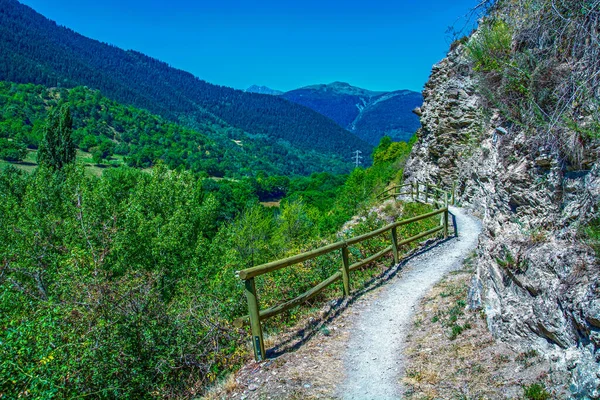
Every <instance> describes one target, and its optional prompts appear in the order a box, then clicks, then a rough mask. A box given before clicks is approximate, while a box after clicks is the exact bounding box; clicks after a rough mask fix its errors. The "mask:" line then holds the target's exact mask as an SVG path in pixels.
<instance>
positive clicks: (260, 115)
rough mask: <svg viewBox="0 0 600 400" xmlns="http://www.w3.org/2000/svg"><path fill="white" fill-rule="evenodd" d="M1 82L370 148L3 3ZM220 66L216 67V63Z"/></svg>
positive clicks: (304, 116)
mask: <svg viewBox="0 0 600 400" xmlns="http://www.w3.org/2000/svg"><path fill="white" fill-rule="evenodd" d="M0 53H1V54H2V57H1V58H0V80H7V81H12V82H17V83H34V84H42V85H44V86H47V87H67V88H72V87H76V86H88V87H90V88H94V89H99V90H101V91H102V93H103V95H105V96H107V97H108V98H111V99H113V100H116V101H118V102H120V103H123V104H128V105H133V106H135V107H138V108H143V109H146V110H149V111H151V112H152V113H154V114H158V115H160V116H162V117H164V118H167V119H170V120H172V121H178V122H183V123H184V124H185V125H187V126H188V127H191V128H196V127H197V126H199V125H200V126H202V125H205V124H207V123H210V124H212V125H215V126H219V127H224V128H226V127H234V128H239V129H241V130H243V131H244V132H245V133H244V135H246V134H247V135H246V136H245V137H244V140H253V139H252V138H267V139H268V140H269V141H270V142H287V143H289V144H291V145H292V146H293V147H296V148H299V149H303V150H304V151H306V150H311V151H316V152H320V153H322V154H337V155H338V156H339V157H343V158H347V157H348V155H349V154H350V153H351V152H352V151H354V150H362V151H363V152H366V153H370V151H371V149H372V147H371V146H370V145H369V144H367V143H366V142H364V141H363V140H361V139H359V138H357V137H356V136H354V135H353V134H352V133H350V132H348V131H347V130H345V129H343V128H341V127H340V126H339V125H337V124H336V123H335V122H334V121H332V120H331V119H329V118H327V117H325V116H323V115H321V114H319V113H316V112H314V111H313V110H311V109H310V108H307V107H304V106H302V105H298V104H295V103H292V102H289V101H286V100H285V99H283V98H281V97H279V96H264V95H260V94H256V93H247V92H244V91H241V90H235V89H232V88H228V87H222V86H217V85H213V84H210V83H207V82H205V81H202V80H200V79H198V78H197V77H195V76H194V75H192V74H190V73H188V72H185V71H182V70H178V69H175V68H172V67H170V66H169V65H168V64H166V63H164V62H161V61H159V60H156V59H153V58H151V57H148V56H146V55H144V54H141V53H139V52H136V51H132V50H128V51H124V50H122V49H120V48H118V47H115V46H112V45H108V44H105V43H101V42H99V41H96V40H93V39H89V38H87V37H84V36H82V35H80V34H78V33H76V32H74V31H72V30H70V29H68V28H65V27H61V26H58V25H57V24H56V23H55V22H53V21H50V20H49V19H47V18H45V17H44V16H42V15H40V14H38V13H37V12H35V11H34V10H32V9H31V8H29V7H27V6H25V5H22V4H20V3H19V2H18V1H16V0H0ZM216 62H218V60H216Z"/></svg>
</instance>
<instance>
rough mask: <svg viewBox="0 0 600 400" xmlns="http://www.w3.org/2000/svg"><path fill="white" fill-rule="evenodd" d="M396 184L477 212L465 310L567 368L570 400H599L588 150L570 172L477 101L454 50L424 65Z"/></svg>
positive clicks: (592, 180) (591, 150)
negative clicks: (453, 198) (413, 132)
mask: <svg viewBox="0 0 600 400" xmlns="http://www.w3.org/2000/svg"><path fill="white" fill-rule="evenodd" d="M423 96H424V104H423V106H422V107H421V110H420V113H421V114H422V115H421V125H422V128H421V129H420V130H419V131H418V133H417V135H418V141H417V143H416V144H415V146H414V148H413V152H412V155H411V157H410V159H409V161H408V163H407V165H406V168H405V180H406V181H407V182H411V181H414V180H425V181H429V182H431V183H435V184H441V185H442V186H445V187H446V188H451V187H452V185H453V184H456V188H457V189H456V190H457V199H458V201H459V203H460V204H462V206H464V207H467V208H470V209H471V210H473V212H476V213H478V214H479V215H480V216H481V217H482V219H483V225H484V231H483V234H482V235H481V237H480V242H479V246H478V248H477V251H476V252H477V257H476V260H477V271H476V273H475V276H474V277H473V280H472V287H471V290H470V299H469V306H471V307H481V308H482V309H483V310H484V311H485V313H486V316H487V322H488V326H489V328H490V330H491V331H492V333H493V334H494V336H495V337H497V338H498V339H500V340H503V341H505V342H506V343H509V344H511V345H513V346H515V347H518V348H520V349H521V350H523V351H524V350H527V349H529V348H533V349H536V350H537V351H539V352H540V353H542V354H544V355H545V356H546V357H548V359H550V360H552V361H554V363H555V365H556V368H561V369H565V370H568V371H570V373H571V376H572V382H571V386H570V390H571V392H572V394H573V396H574V397H575V398H600V267H599V264H598V260H597V259H596V256H595V254H594V251H593V250H592V249H591V248H590V247H589V246H587V245H586V244H585V242H584V241H583V240H582V239H581V227H582V226H584V225H585V224H587V223H588V222H589V221H590V219H591V218H593V216H594V215H595V213H596V212H597V205H598V203H599V200H600V163H598V146H597V143H596V142H594V143H595V144H593V145H592V146H588V147H587V148H586V155H585V158H586V159H588V160H591V161H590V162H588V163H587V165H586V166H585V168H586V169H585V170H573V168H570V167H569V166H567V165H566V164H565V162H564V161H563V160H562V158H561V157H560V156H559V155H557V154H554V153H553V152H552V151H550V150H548V149H546V148H544V147H536V144H535V143H533V142H532V139H531V136H532V135H530V134H529V132H527V131H526V130H524V129H523V128H520V127H517V126H514V125H512V124H510V123H508V122H507V121H506V120H504V119H503V118H502V117H501V116H500V113H499V112H498V111H497V110H494V109H493V108H490V107H489V106H487V105H485V106H484V104H485V102H484V100H483V98H482V97H481V96H480V94H478V88H477V81H476V78H475V77H474V74H473V73H472V71H471V68H470V66H469V62H468V60H467V59H466V58H465V57H464V49H463V47H461V46H459V47H458V48H456V49H454V50H452V51H451V52H450V53H449V54H448V56H447V58H445V59H444V60H443V61H441V62H440V63H439V64H437V65H435V66H434V67H433V71H432V73H431V77H430V80H429V82H428V83H427V85H426V86H425V89H424V91H423Z"/></svg>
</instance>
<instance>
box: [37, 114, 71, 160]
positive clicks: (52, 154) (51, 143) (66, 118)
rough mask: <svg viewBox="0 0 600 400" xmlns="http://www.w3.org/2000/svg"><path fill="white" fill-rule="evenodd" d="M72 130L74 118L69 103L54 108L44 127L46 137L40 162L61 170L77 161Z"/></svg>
mask: <svg viewBox="0 0 600 400" xmlns="http://www.w3.org/2000/svg"><path fill="white" fill-rule="evenodd" d="M72 131H73V119H72V118H71V110H70V109H69V105H68V104H63V105H62V106H60V107H58V108H55V109H54V110H52V111H51V112H50V113H49V114H48V119H47V120H46V125H45V126H44V128H43V134H44V137H43V139H42V142H41V143H40V149H39V151H38V163H39V164H40V165H44V166H46V167H49V168H51V169H53V170H56V171H59V170H62V169H63V168H64V166H65V165H67V164H69V163H72V162H73V161H75V144H74V143H73V139H72V137H71V132H72Z"/></svg>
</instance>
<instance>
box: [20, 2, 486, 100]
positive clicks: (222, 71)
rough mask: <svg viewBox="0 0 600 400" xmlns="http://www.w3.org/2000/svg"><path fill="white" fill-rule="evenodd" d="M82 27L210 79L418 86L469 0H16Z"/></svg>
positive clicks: (242, 84) (242, 83) (279, 84)
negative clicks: (450, 28)
mask: <svg viewBox="0 0 600 400" xmlns="http://www.w3.org/2000/svg"><path fill="white" fill-rule="evenodd" d="M21 2H22V3H24V4H27V5H28V6H30V7H32V8H33V9H35V10H36V11H38V12H40V13H41V14H43V15H45V16H46V17H48V18H50V19H52V20H54V21H56V22H57V23H59V24H60V25H64V26H67V27H69V28H71V29H73V30H75V31H77V32H79V33H81V34H83V35H85V36H89V37H91V38H93V39H97V40H100V41H103V42H107V43H111V44H114V45H116V46H119V47H121V48H124V49H134V50H138V51H140V52H142V53H145V54H148V55H149V56H152V57H155V58H158V59H160V60H163V61H165V62H167V63H169V64H170V65H172V66H174V67H176V68H181V69H183V70H186V71H189V72H191V73H193V74H194V75H196V76H198V77H199V78H201V79H204V80H206V81H208V82H211V83H215V84H219V85H225V86H232V87H235V88H238V89H243V88H246V87H248V86H250V85H252V84H258V85H266V86H269V87H272V88H274V89H280V90H291V89H295V88H298V87H302V86H306V85H310V84H316V83H329V82H333V81H343V82H348V83H350V84H352V85H355V86H359V87H363V88H366V89H371V90H395V89H412V90H417V91H420V90H421V89H422V87H423V84H424V83H425V81H426V80H427V78H428V76H429V72H430V70H431V66H432V65H433V64H434V63H436V62H438V61H439V60H441V59H442V58H443V57H444V55H445V53H446V51H447V49H448V45H449V41H450V40H449V37H448V35H446V34H445V32H446V29H447V28H448V27H449V26H452V25H456V26H458V27H462V26H463V25H464V23H465V19H464V16H465V15H466V14H467V13H468V12H469V10H470V9H471V8H472V7H474V6H475V5H476V4H477V3H478V1H477V0H454V1H442V0H428V1H408V0H396V1H393V0H387V1H382V0H363V1H355V0H303V1H287V0H255V1H241V0H215V1H210V2H209V1H205V0H169V1H165V0H161V1H159V0H103V1H98V0H78V1H73V0H53V1H48V0H21Z"/></svg>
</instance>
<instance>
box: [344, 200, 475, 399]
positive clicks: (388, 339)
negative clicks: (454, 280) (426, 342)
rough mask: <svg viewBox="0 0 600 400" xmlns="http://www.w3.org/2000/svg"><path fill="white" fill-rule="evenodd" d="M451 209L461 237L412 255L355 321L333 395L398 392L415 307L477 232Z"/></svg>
mask: <svg viewBox="0 0 600 400" xmlns="http://www.w3.org/2000/svg"><path fill="white" fill-rule="evenodd" d="M450 211H451V213H452V214H453V215H454V217H455V220H456V224H457V226H458V231H459V237H458V238H453V239H450V240H448V241H446V242H444V243H442V244H441V245H439V246H436V247H435V248H433V249H432V250H430V251H427V252H425V253H423V254H421V255H419V256H417V257H415V258H413V259H412V260H411V261H410V262H409V263H408V264H407V265H406V266H405V267H404V268H403V273H402V274H401V276H399V277H398V278H397V279H394V280H392V281H390V282H389V283H388V284H387V285H386V286H385V287H384V288H383V290H382V291H381V292H380V293H379V294H378V295H377V296H376V297H375V298H373V299H372V300H371V301H370V303H369V304H367V305H366V307H365V308H364V309H363V310H362V311H361V314H360V316H359V317H358V318H357V319H356V320H355V321H354V324H353V326H352V327H351V328H350V330H349V331H350V336H349V340H348V350H347V352H346V354H345V357H344V369H345V379H344V382H343V383H342V385H340V387H338V390H337V393H336V394H337V396H339V397H341V398H343V399H352V400H354V399H360V400H364V399H397V398H399V397H400V394H401V389H400V383H399V382H400V378H401V376H402V373H403V367H402V365H403V363H402V350H403V343H404V341H405V338H406V335H407V333H408V332H409V331H410V329H411V321H412V315H413V310H414V308H415V307H416V306H417V305H418V302H419V300H420V299H421V297H423V296H424V295H425V294H426V293H427V291H428V290H429V289H430V288H431V287H432V286H433V285H434V284H435V283H436V282H437V281H439V280H440V279H441V278H442V277H443V276H444V275H445V274H446V273H448V272H449V271H452V270H453V269H457V268H459V267H460V266H461V264H462V262H463V260H464V259H465V257H466V256H467V255H468V254H469V253H470V252H471V251H472V250H473V249H475V247H476V245H477V238H478V236H479V233H480V232H481V224H480V222H479V221H478V220H477V219H475V218H474V217H472V216H469V215H467V214H466V212H464V211H463V210H461V209H458V208H454V207H451V210H450Z"/></svg>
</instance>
